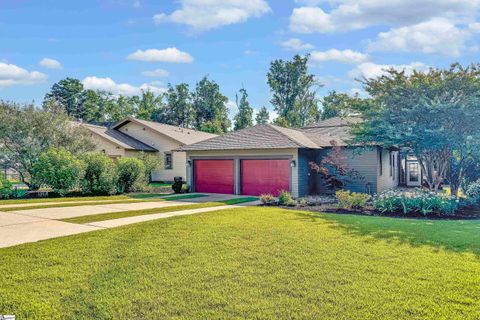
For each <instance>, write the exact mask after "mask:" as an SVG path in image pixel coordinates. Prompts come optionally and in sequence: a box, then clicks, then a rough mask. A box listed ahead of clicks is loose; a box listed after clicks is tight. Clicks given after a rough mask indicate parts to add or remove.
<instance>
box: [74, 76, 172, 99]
mask: <svg viewBox="0 0 480 320" xmlns="http://www.w3.org/2000/svg"><path fill="white" fill-rule="evenodd" d="M82 83H83V86H84V87H85V89H90V90H103V91H107V92H110V93H112V94H115V95H125V96H134V95H138V94H141V93H142V90H143V91H147V90H149V91H151V92H153V93H155V94H159V93H162V92H164V91H165V89H164V88H159V87H156V86H154V85H152V84H148V83H144V84H142V85H141V86H138V87H137V86H132V85H130V84H128V83H116V82H115V81H113V80H112V79H111V78H97V77H93V76H91V77H86V78H85V79H83V80H82Z"/></svg>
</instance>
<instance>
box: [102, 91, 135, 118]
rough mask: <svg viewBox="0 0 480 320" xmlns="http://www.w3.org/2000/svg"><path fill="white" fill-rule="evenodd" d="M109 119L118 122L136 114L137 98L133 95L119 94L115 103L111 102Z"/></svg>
mask: <svg viewBox="0 0 480 320" xmlns="http://www.w3.org/2000/svg"><path fill="white" fill-rule="evenodd" d="M109 107H110V109H109V110H108V115H109V117H108V119H109V121H111V122H118V121H121V120H123V119H125V118H127V117H131V116H133V115H134V114H135V99H134V98H132V97H125V96H118V97H117V98H116V99H115V100H114V103H113V104H109Z"/></svg>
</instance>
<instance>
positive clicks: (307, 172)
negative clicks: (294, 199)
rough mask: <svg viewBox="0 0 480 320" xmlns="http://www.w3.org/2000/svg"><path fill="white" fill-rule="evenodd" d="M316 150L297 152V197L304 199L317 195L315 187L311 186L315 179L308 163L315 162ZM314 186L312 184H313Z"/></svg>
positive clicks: (300, 150)
mask: <svg viewBox="0 0 480 320" xmlns="http://www.w3.org/2000/svg"><path fill="white" fill-rule="evenodd" d="M317 153H318V151H317V150H308V149H299V150H298V195H299V196H300V197H304V196H307V195H313V194H317V193H318V192H317V190H316V188H315V186H312V181H311V180H312V179H315V177H314V174H315V173H313V172H312V170H311V169H310V165H309V163H310V161H316V154H317ZM313 184H314V183H313Z"/></svg>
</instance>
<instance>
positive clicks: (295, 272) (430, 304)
mask: <svg viewBox="0 0 480 320" xmlns="http://www.w3.org/2000/svg"><path fill="white" fill-rule="evenodd" d="M479 234H480V222H479V221H460V222H458V221H429V220H401V219H392V218H381V217H362V216H349V215H333V214H330V215H315V214H309V213H302V212H298V211H288V210H283V209H279V208H263V207H248V208H241V209H232V210H223V211H219V212H210V213H204V214H198V215H192V216H182V217H175V218H170V219H163V220H156V221H151V222H146V223H140V224H136V225H130V226H125V227H121V228H116V229H110V230H102V231H97V232H92V233H86V234H82V235H76V236H71V237H65V238H58V239H52V240H48V241H43V242H39V243H33V244H25V245H21V246H17V247H12V248H6V249H0V256H1V257H2V261H4V263H1V264H0V274H2V276H1V277H0V310H1V311H0V313H4V314H16V315H17V318H18V319H25V318H28V319H35V318H36V319H93V318H95V319H165V318H175V319H243V318H249V319H478V317H479V315H480V236H479Z"/></svg>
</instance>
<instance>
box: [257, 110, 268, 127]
mask: <svg viewBox="0 0 480 320" xmlns="http://www.w3.org/2000/svg"><path fill="white" fill-rule="evenodd" d="M269 120H270V113H269V112H268V110H267V108H266V107H262V108H261V109H260V110H259V111H258V113H257V116H256V117H255V121H256V122H257V124H267V123H268V121H269Z"/></svg>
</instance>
